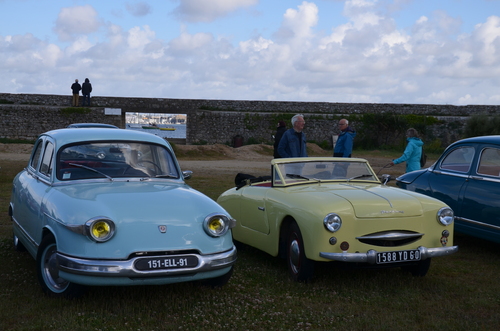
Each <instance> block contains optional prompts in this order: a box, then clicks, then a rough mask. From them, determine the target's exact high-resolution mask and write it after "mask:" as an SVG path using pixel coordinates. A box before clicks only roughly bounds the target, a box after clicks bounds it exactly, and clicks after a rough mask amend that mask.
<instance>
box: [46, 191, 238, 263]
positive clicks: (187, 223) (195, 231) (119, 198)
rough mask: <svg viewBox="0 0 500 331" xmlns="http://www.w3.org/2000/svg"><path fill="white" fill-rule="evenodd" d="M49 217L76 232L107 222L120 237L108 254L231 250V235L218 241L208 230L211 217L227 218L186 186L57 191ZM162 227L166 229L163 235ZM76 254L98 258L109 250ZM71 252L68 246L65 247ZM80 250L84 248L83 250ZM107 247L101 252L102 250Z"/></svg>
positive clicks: (49, 206)
mask: <svg viewBox="0 0 500 331" xmlns="http://www.w3.org/2000/svg"><path fill="white" fill-rule="evenodd" d="M44 213H45V214H46V215H48V216H49V217H50V218H51V219H54V220H56V221H57V222H58V223H62V224H65V225H66V226H68V227H76V226H79V225H82V224H84V223H85V222H86V221H88V220H89V219H92V218H96V217H108V218H110V219H112V220H113V222H114V223H115V225H116V234H115V236H114V237H113V239H112V240H110V241H109V242H107V243H106V245H105V246H106V247H107V250H108V252H109V251H112V252H113V254H116V256H120V257H123V256H127V255H128V254H129V251H132V252H133V251H137V250H160V249H165V247H169V248H170V249H174V250H175V249H190V248H194V249H197V250H200V251H206V250H207V249H209V250H211V251H221V250H223V249H228V247H229V248H230V247H231V245H232V244H231V233H230V232H228V234H227V235H225V236H224V238H220V240H215V239H214V238H212V237H209V236H208V235H207V234H206V233H205V232H204V230H203V226H202V224H203V221H204V219H205V218H206V217H207V216H208V215H209V214H212V213H222V214H225V215H228V213H227V212H226V211H225V210H224V209H223V208H222V207H221V206H220V205H218V204H217V203H216V202H215V201H213V200H212V199H210V198H209V197H207V196H205V195H203V194H202V193H200V192H198V191H196V190H194V189H192V188H191V187H189V186H188V185H186V184H184V183H175V182H165V184H163V183H161V182H158V181H157V182H109V183H106V184H103V183H81V184H80V183H79V184H74V185H68V186H58V187H56V188H54V189H52V190H51V192H50V194H48V195H47V198H46V203H45V210H44ZM159 227H166V229H167V230H166V233H162V232H161V231H160V230H159ZM94 246H95V247H91V248H88V247H87V248H86V249H87V251H86V252H83V249H84V248H81V249H80V250H82V252H80V251H76V252H75V250H77V248H71V250H72V252H73V254H75V255H78V254H89V255H93V256H99V254H103V253H101V252H100V251H99V248H100V247H103V246H104V245H94ZM60 249H61V250H62V251H68V252H69V251H70V248H69V246H68V247H66V246H62V245H61V247H60ZM78 249H79V248H78ZM103 249H104V248H102V249H101V250H103Z"/></svg>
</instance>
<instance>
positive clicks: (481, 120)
mask: <svg viewBox="0 0 500 331" xmlns="http://www.w3.org/2000/svg"><path fill="white" fill-rule="evenodd" d="M497 134H500V115H495V116H488V115H473V116H471V117H470V118H469V120H467V123H466V125H465V130H464V137H465V138H467V137H476V136H488V135H497Z"/></svg>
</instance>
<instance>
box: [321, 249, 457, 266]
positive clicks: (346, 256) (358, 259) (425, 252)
mask: <svg viewBox="0 0 500 331" xmlns="http://www.w3.org/2000/svg"><path fill="white" fill-rule="evenodd" d="M417 249H418V250H419V251H420V260H426V259H429V258H431V257H438V256H445V255H450V254H453V253H456V252H457V251H458V246H451V247H435V248H427V247H423V246H419V247H418V248H417ZM377 253H378V252H377V251H376V250H374V249H370V250H369V251H368V252H366V253H326V252H320V253H319V256H320V257H322V258H325V259H328V260H332V261H341V262H351V263H368V264H375V263H376V260H377ZM397 263H400V262H396V264H397Z"/></svg>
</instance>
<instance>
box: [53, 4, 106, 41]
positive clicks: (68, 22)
mask: <svg viewBox="0 0 500 331" xmlns="http://www.w3.org/2000/svg"><path fill="white" fill-rule="evenodd" d="M100 26H101V22H100V20H99V18H98V17H97V12H96V10H95V9H94V8H93V7H92V6H90V5H85V6H79V7H67V8H62V9H61V12H60V13H59V15H58V17H57V20H56V26H55V27H54V32H55V33H56V34H57V35H58V36H59V39H60V40H62V41H71V40H73V39H74V38H75V37H76V36H79V35H83V34H89V33H92V32H96V31H97V30H98V29H99V27H100Z"/></svg>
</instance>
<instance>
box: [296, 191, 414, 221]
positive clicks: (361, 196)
mask: <svg viewBox="0 0 500 331" xmlns="http://www.w3.org/2000/svg"><path fill="white" fill-rule="evenodd" d="M297 189H298V190H297V191H298V192H299V191H300V192H301V193H306V194H309V195H316V194H318V195H324V194H330V195H331V197H332V199H343V200H346V201H347V202H349V203H350V204H351V206H352V209H353V211H354V213H355V215H356V217H358V218H401V217H413V216H419V215H422V213H423V208H422V204H421V202H420V200H419V199H418V198H417V197H416V196H415V194H412V193H410V192H408V191H403V190H401V189H398V188H394V187H389V186H384V185H378V184H374V185H372V184H358V183H342V184H331V185H329V184H326V185H325V184H321V185H318V186H314V185H311V186H309V187H308V188H303V189H300V188H297ZM306 191H307V192H306ZM312 198H313V199H314V197H312ZM318 198H319V197H318Z"/></svg>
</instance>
